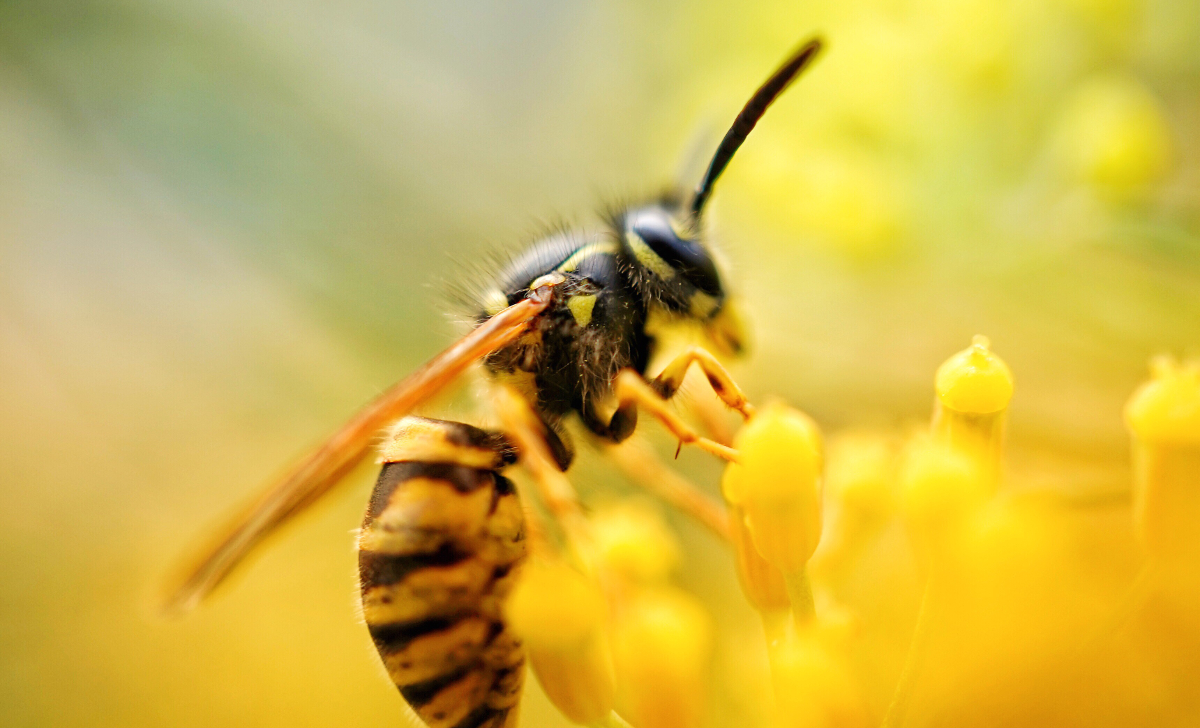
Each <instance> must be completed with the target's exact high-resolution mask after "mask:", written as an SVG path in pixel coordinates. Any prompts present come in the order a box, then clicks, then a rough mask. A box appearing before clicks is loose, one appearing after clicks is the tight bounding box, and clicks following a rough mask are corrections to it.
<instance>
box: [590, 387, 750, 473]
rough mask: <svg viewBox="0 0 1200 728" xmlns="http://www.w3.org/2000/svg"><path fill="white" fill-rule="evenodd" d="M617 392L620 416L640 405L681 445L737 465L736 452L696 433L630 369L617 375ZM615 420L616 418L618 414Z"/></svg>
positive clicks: (614, 391)
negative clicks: (689, 446) (692, 446)
mask: <svg viewBox="0 0 1200 728" xmlns="http://www.w3.org/2000/svg"><path fill="white" fill-rule="evenodd" d="M722 371H723V370H722ZM613 393H614V394H615V395H616V398H617V412H618V413H629V412H632V411H636V410H637V408H638V407H639V406H640V407H641V408H642V409H644V410H646V412H648V413H649V414H650V415H652V416H653V417H654V418H655V419H657V420H658V421H659V422H661V423H662V424H663V426H664V427H666V428H667V429H668V430H670V431H671V434H672V435H674V436H675V437H676V438H678V440H679V443H680V445H685V444H686V445H695V446H696V447H698V448H700V449H701V450H704V451H705V452H708V453H711V454H713V455H716V456H717V457H719V458H722V459H724V460H728V461H730V462H737V459H738V455H737V451H736V450H734V449H733V448H731V447H728V446H726V445H722V444H721V443H719V442H714V441H713V440H710V439H708V438H707V437H701V436H700V435H698V434H696V431H695V430H693V429H692V428H691V426H690V425H688V424H687V423H686V422H684V421H683V419H682V418H681V417H680V416H679V415H677V414H675V413H674V412H672V411H671V409H670V408H669V407H668V406H667V400H665V399H663V397H662V395H660V394H659V393H658V392H657V391H655V389H654V387H653V386H651V384H650V383H648V382H647V381H646V380H645V379H642V377H641V375H640V374H638V373H637V372H635V371H633V370H632V369H626V370H624V371H623V372H621V373H620V374H618V375H617V380H616V382H614V383H613ZM740 395H741V393H740V392H738V396H740ZM743 404H744V403H743ZM744 406H745V407H749V405H748V404H744ZM626 416H628V415H626ZM615 417H616V415H614V418H615Z"/></svg>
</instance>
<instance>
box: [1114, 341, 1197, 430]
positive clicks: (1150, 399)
mask: <svg viewBox="0 0 1200 728" xmlns="http://www.w3.org/2000/svg"><path fill="white" fill-rule="evenodd" d="M1150 371H1151V379H1150V381H1148V382H1146V383H1145V384H1143V385H1142V386H1140V387H1138V388H1137V391H1135V392H1134V393H1133V396H1132V397H1130V399H1129V403H1128V404H1126V405H1125V421H1126V422H1127V423H1128V424H1129V429H1130V430H1131V431H1132V432H1133V434H1134V436H1136V437H1137V438H1138V439H1139V440H1142V441H1146V442H1160V443H1167V442H1172V443H1178V444H1186V443H1190V444H1195V445H1200V364H1197V363H1194V362H1193V363H1187V364H1181V363H1178V362H1176V361H1175V360H1173V359H1170V358H1168V357H1158V358H1156V359H1155V360H1154V361H1152V362H1151V364H1150Z"/></svg>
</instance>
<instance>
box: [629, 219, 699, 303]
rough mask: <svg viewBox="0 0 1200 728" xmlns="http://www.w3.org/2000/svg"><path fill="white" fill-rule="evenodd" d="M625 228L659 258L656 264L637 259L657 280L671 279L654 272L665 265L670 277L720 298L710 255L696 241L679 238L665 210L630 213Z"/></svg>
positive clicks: (661, 272)
mask: <svg viewBox="0 0 1200 728" xmlns="http://www.w3.org/2000/svg"><path fill="white" fill-rule="evenodd" d="M627 229H628V231H629V234H630V235H633V236H636V237H637V238H638V239H640V240H641V242H643V243H645V244H646V246H647V247H648V248H650V250H651V251H652V252H653V253H654V255H656V256H657V257H658V258H659V260H658V261H648V260H640V262H641V263H642V264H643V265H645V266H646V267H647V268H649V269H650V270H651V271H653V272H654V273H656V274H657V275H659V277H662V278H670V277H672V276H670V275H664V272H665V271H660V270H658V268H661V264H665V265H667V266H670V269H671V270H673V271H674V274H676V275H679V276H682V277H683V279H684V280H685V281H687V282H688V283H690V284H692V285H693V286H695V287H696V288H697V289H699V290H701V291H703V292H704V293H707V294H708V295H710V296H718V297H719V296H720V295H721V276H720V274H718V273H717V265H716V263H715V262H713V259H712V256H711V255H709V254H708V250H707V249H705V247H704V246H703V245H701V244H700V241H698V240H689V239H687V238H685V237H682V236H681V235H680V234H679V233H678V232H677V231H676V228H675V226H674V225H672V224H671V217H670V214H669V213H668V212H667V211H666V210H663V209H661V208H651V209H648V210H638V211H635V212H633V213H630V216H629V220H628V223H627ZM640 258H641V256H639V259H640ZM660 261H661V263H660ZM656 264H658V265H656Z"/></svg>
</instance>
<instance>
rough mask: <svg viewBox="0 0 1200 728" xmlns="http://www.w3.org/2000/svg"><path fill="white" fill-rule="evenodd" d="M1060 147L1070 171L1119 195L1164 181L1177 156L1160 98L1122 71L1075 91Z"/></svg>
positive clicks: (1062, 127) (1099, 188)
mask: <svg viewBox="0 0 1200 728" xmlns="http://www.w3.org/2000/svg"><path fill="white" fill-rule="evenodd" d="M1057 151H1058V159H1059V161H1060V163H1061V164H1062V166H1063V168H1064V171H1065V172H1067V174H1069V175H1071V176H1073V177H1075V178H1077V179H1079V180H1080V181H1083V182H1085V183H1088V184H1089V185H1091V186H1092V187H1093V188H1095V189H1096V190H1097V191H1099V192H1102V193H1104V194H1105V195H1107V196H1110V197H1115V198H1117V199H1122V198H1129V197H1132V196H1135V195H1137V194H1138V193H1139V192H1141V191H1142V189H1143V188H1145V187H1146V185H1148V184H1150V183H1153V182H1156V181H1158V180H1160V179H1161V178H1162V177H1163V176H1164V175H1165V174H1166V172H1167V171H1168V170H1169V169H1170V167H1171V162H1172V157H1173V156H1174V149H1173V143H1172V140H1171V132H1170V128H1169V127H1168V125H1167V121H1166V118H1165V117H1164V114H1163V110H1162V107H1161V105H1160V104H1159V102H1158V100H1157V99H1155V98H1154V96H1153V95H1152V94H1151V93H1150V92H1149V91H1147V90H1146V88H1145V87H1144V86H1143V85H1141V84H1140V83H1138V82H1137V81H1136V80H1135V79H1133V78H1126V77H1121V76H1108V77H1101V78H1096V79H1093V80H1091V81H1089V82H1087V83H1085V84H1083V85H1082V86H1080V87H1079V89H1078V90H1076V91H1075V93H1074V94H1073V95H1072V96H1071V98H1070V100H1069V102H1068V105H1067V108H1066V110H1065V112H1064V113H1063V116H1062V118H1061V120H1060V122H1059V131H1058V149H1057Z"/></svg>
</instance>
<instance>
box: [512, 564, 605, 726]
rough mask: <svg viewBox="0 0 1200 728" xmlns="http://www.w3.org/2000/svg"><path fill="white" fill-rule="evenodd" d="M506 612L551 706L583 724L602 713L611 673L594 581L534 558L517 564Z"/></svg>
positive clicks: (599, 597)
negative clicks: (519, 569) (520, 565)
mask: <svg viewBox="0 0 1200 728" xmlns="http://www.w3.org/2000/svg"><path fill="white" fill-rule="evenodd" d="M505 616H506V618H507V619H508V623H509V625H510V626H511V627H512V629H513V631H514V632H516V634H517V635H518V636H520V637H521V639H522V640H523V641H524V642H525V648H526V650H527V652H528V656H529V663H530V665H531V666H532V667H533V671H534V674H535V675H537V678H538V682H539V683H541V685H542V689H543V690H545V692H546V695H547V697H549V698H550V701H551V702H552V703H554V705H555V707H557V708H558V709H559V710H561V711H562V713H563V715H565V716H567V717H568V718H570V719H571V720H572V721H574V722H576V723H580V724H583V725H590V724H593V723H597V722H598V721H601V720H603V719H605V718H607V716H608V715H609V714H610V713H611V712H612V708H613V703H614V701H615V699H616V677H615V674H614V672H613V664H612V656H611V653H610V650H609V645H608V630H607V609H606V607H605V602H604V596H603V594H601V592H600V589H599V587H598V586H596V584H595V583H593V582H592V581H590V580H589V579H587V578H585V577H584V576H583V575H582V574H580V573H579V572H578V571H575V570H574V569H572V568H571V567H569V566H567V565H566V564H564V563H561V562H557V561H547V560H543V559H534V560H532V561H531V562H530V563H528V564H526V565H525V566H524V567H523V568H522V572H521V576H520V579H519V580H518V581H517V583H516V585H515V586H514V587H513V590H512V593H511V594H510V595H509V599H508V603H507V605H506V607H505Z"/></svg>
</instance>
